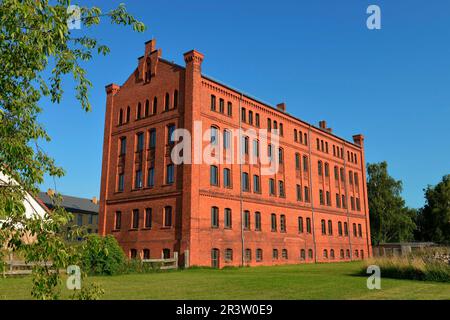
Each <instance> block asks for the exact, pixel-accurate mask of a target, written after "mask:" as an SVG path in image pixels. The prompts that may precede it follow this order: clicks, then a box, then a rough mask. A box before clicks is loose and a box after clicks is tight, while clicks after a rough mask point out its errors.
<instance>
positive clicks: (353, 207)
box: [350, 196, 355, 210]
mask: <svg viewBox="0 0 450 320" xmlns="http://www.w3.org/2000/svg"><path fill="white" fill-rule="evenodd" d="M350 207H351V208H352V210H355V198H354V197H353V196H351V197H350Z"/></svg>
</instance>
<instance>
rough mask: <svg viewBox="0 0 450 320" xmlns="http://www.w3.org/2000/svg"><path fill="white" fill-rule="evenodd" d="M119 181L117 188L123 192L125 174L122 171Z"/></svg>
mask: <svg viewBox="0 0 450 320" xmlns="http://www.w3.org/2000/svg"><path fill="white" fill-rule="evenodd" d="M118 180H119V181H118V185H117V190H118V191H119V192H121V191H123V188H124V180H125V179H124V175H123V173H120V174H119V179H118Z"/></svg>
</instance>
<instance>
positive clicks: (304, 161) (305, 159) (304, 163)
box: [303, 156, 308, 172]
mask: <svg viewBox="0 0 450 320" xmlns="http://www.w3.org/2000/svg"><path fill="white" fill-rule="evenodd" d="M303 171H305V172H307V171H308V157H307V156H303Z"/></svg>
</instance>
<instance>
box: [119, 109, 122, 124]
mask: <svg viewBox="0 0 450 320" xmlns="http://www.w3.org/2000/svg"><path fill="white" fill-rule="evenodd" d="M121 124H123V110H122V109H120V111H119V126H120V125H121Z"/></svg>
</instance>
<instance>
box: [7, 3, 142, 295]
mask: <svg viewBox="0 0 450 320" xmlns="http://www.w3.org/2000/svg"><path fill="white" fill-rule="evenodd" d="M70 4H71V2H70V0H55V1H51V3H50V1H48V0H2V1H0V28H1V31H0V66H1V71H0V170H1V171H2V172H3V173H5V174H6V175H7V176H9V177H11V178H12V179H13V180H14V181H16V182H17V183H15V184H13V183H11V184H8V185H4V186H2V187H1V188H0V217H2V220H3V221H2V223H1V227H0V248H4V247H8V248H9V249H10V250H13V251H21V252H22V253H23V254H24V256H25V259H26V261H27V262H45V261H52V263H53V266H52V267H47V266H46V265H43V266H42V267H36V268H35V269H34V270H33V275H34V276H33V285H34V287H33V291H32V292H33V295H34V296H35V297H36V298H39V299H54V298H57V297H58V294H57V292H56V291H55V288H56V287H57V285H58V283H59V282H60V279H59V274H58V272H57V271H58V270H59V269H61V268H66V267H67V265H68V264H69V263H72V262H73V260H74V259H75V258H76V254H75V253H74V252H73V250H72V248H71V247H69V246H68V245H67V244H66V243H65V242H64V241H63V239H61V237H60V236H59V233H58V231H59V230H60V229H61V226H62V225H64V224H65V223H67V221H68V220H69V219H70V214H68V213H66V212H65V211H64V210H63V209H61V208H57V209H56V210H53V211H52V212H51V213H50V214H48V215H47V216H45V217H44V218H43V219H42V218H39V217H27V216H26V215H25V210H24V206H23V204H22V202H23V199H24V194H25V192H29V193H31V194H35V195H36V194H37V192H38V188H37V187H38V185H39V184H40V183H42V182H43V178H44V175H45V174H48V175H49V176H51V177H61V176H62V175H63V174H64V171H63V169H62V168H60V167H58V166H56V164H55V161H54V160H53V159H52V158H51V157H50V156H49V155H48V154H47V153H46V152H45V151H44V150H43V149H42V148H41V147H40V145H39V142H40V141H42V140H46V141H50V137H49V135H48V134H47V133H46V131H45V128H44V127H43V126H42V125H41V124H39V123H38V122H37V117H38V115H39V114H40V113H41V112H42V108H41V107H40V106H39V102H40V100H41V98H42V97H43V96H46V97H49V98H50V100H51V102H52V103H60V102H61V97H62V94H63V90H62V82H63V79H65V78H66V76H67V75H72V77H73V79H74V82H75V89H76V98H77V100H78V101H79V103H80V105H81V108H82V109H83V110H85V111H89V110H90V109H91V106H90V104H89V99H88V91H89V89H90V88H91V86H92V85H91V82H90V81H89V80H88V78H87V77H86V70H85V69H84V68H83V67H82V62H84V61H89V60H91V59H92V57H93V54H94V53H97V54H101V55H105V54H107V53H108V52H109V48H108V47H107V46H105V45H102V44H100V43H98V42H97V40H96V39H94V38H91V37H88V36H77V34H80V30H77V31H78V32H77V33H75V32H72V30H70V29H69V26H68V23H67V21H68V20H69V18H72V16H71V14H70V13H69V11H68V7H69V6H70ZM79 13H80V15H79V20H80V22H81V24H82V28H83V29H88V28H92V27H94V26H96V25H98V24H99V23H100V20H101V19H102V18H107V19H109V20H110V21H111V22H112V23H113V24H117V25H128V26H132V28H133V30H134V31H138V32H142V31H144V30H145V26H144V24H143V23H141V22H139V21H138V20H136V19H135V18H134V17H133V16H131V15H130V14H129V13H127V11H126V8H125V6H124V5H123V4H120V5H119V6H118V7H117V8H116V9H114V10H111V11H109V12H106V13H102V11H101V10H100V9H99V8H98V7H80V8H79ZM44 74H50V77H49V78H48V79H46V78H45V77H44ZM25 234H27V235H31V236H32V237H34V238H36V241H35V242H33V243H32V244H27V243H25V242H24V241H23V236H24V235H25ZM0 258H1V257H0ZM89 296H90V295H89V294H84V295H83V297H89Z"/></svg>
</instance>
